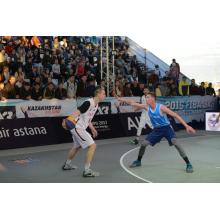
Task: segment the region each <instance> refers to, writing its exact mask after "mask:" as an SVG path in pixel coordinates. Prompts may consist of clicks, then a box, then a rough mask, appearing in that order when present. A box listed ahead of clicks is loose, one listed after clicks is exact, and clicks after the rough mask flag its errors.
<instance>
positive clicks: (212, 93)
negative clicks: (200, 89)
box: [206, 83, 216, 96]
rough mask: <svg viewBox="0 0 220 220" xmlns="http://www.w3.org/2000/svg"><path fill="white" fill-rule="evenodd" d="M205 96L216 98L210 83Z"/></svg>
mask: <svg viewBox="0 0 220 220" xmlns="http://www.w3.org/2000/svg"><path fill="white" fill-rule="evenodd" d="M206 95H211V96H216V94H215V90H214V89H213V88H212V83H209V85H208V87H207V88H206Z"/></svg>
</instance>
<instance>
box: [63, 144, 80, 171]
mask: <svg viewBox="0 0 220 220" xmlns="http://www.w3.org/2000/svg"><path fill="white" fill-rule="evenodd" d="M80 148H81V147H80V146H73V147H72V148H71V149H70V150H69V153H68V156H67V160H66V162H65V163H64V165H63V170H75V169H77V166H75V165H73V164H72V160H73V159H74V158H75V156H76V154H77V153H78V152H79V150H80Z"/></svg>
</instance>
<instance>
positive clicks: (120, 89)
mask: <svg viewBox="0 0 220 220" xmlns="http://www.w3.org/2000/svg"><path fill="white" fill-rule="evenodd" d="M113 92H114V95H116V96H118V97H122V96H123V85H122V82H121V81H120V80H116V81H115V88H114V89H113Z"/></svg>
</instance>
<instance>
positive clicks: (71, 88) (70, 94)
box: [63, 75, 77, 99]
mask: <svg viewBox="0 0 220 220" xmlns="http://www.w3.org/2000/svg"><path fill="white" fill-rule="evenodd" d="M63 88H64V89H66V91H67V98H69V99H72V98H76V91H77V84H76V82H75V77H74V75H69V79H68V80H67V81H66V82H65V83H64V85H63Z"/></svg>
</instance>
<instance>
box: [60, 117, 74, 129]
mask: <svg viewBox="0 0 220 220" xmlns="http://www.w3.org/2000/svg"><path fill="white" fill-rule="evenodd" d="M75 125H76V121H75V119H74V118H73V117H72V116H69V117H67V118H65V119H63V122H62V126H63V128H64V129H65V130H72V129H74V128H75Z"/></svg>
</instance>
